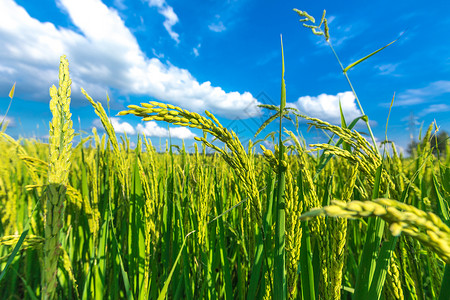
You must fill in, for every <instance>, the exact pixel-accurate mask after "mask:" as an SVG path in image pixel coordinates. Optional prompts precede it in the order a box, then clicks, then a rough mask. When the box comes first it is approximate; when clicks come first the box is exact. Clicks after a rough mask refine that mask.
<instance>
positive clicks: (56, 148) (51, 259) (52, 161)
mask: <svg viewBox="0 0 450 300" xmlns="http://www.w3.org/2000/svg"><path fill="white" fill-rule="evenodd" d="M71 83H72V81H71V80H70V77H69V62H68V60H67V59H66V57H65V56H62V57H61V63H60V66H59V87H58V88H56V87H55V86H52V87H51V88H50V96H51V100H50V111H51V112H52V115H53V119H52V122H51V123H50V133H49V145H50V158H49V164H48V185H47V187H46V194H47V198H46V199H47V200H46V207H45V211H46V214H45V241H44V248H43V265H42V298H43V299H55V298H56V287H57V283H58V278H57V273H58V272H57V271H58V260H59V258H60V254H61V249H60V247H61V242H60V235H61V231H62V230H63V227H64V208H65V197H66V190H67V184H68V176H69V169H70V165H71V161H70V156H71V153H72V139H73V134H74V130H73V129H72V120H71V116H72V114H71V113H70V94H71V90H70V85H71Z"/></svg>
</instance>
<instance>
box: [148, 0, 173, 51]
mask: <svg viewBox="0 0 450 300" xmlns="http://www.w3.org/2000/svg"><path fill="white" fill-rule="evenodd" d="M148 5H149V6H150V7H152V6H154V7H157V8H158V12H159V13H160V14H161V15H163V16H164V17H165V18H166V20H165V21H164V23H163V25H164V28H165V29H166V30H167V32H168V33H169V35H170V37H171V38H172V39H173V40H174V41H176V42H177V43H179V42H180V39H179V37H180V35H179V34H178V33H176V32H175V31H173V30H172V27H173V26H174V25H175V24H177V23H178V16H177V15H176V14H175V12H174V11H173V8H172V6H169V5H167V3H166V1H165V0H149V2H148Z"/></svg>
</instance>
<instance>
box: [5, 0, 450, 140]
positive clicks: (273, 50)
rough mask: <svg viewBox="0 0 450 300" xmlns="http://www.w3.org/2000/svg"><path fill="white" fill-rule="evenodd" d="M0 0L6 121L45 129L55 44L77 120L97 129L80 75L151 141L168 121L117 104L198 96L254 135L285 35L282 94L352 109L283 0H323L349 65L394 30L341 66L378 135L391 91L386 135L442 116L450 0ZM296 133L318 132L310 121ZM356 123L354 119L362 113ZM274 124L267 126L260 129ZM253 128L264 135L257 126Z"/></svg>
mask: <svg viewBox="0 0 450 300" xmlns="http://www.w3.org/2000/svg"><path fill="white" fill-rule="evenodd" d="M426 4H429V3H424V2H423V1H345V2H344V1H340V2H338V1H320V2H318V1H307V2H303V1H279V2H275V1H251V0H246V1H232V0H229V1H213V0H208V1H195V0H193V1H180V0H173V1H171V0H138V1H131V0H103V1H101V0H56V1H54V0H40V1H31V0H16V1H13V0H2V1H0V42H1V45H2V46H1V48H0V115H4V113H5V111H6V109H7V107H8V103H9V100H10V99H9V98H8V93H9V90H10V89H11V87H12V85H13V84H14V82H16V93H15V97H14V100H13V102H12V105H11V109H10V111H9V113H8V116H7V118H8V120H9V121H10V126H9V128H8V129H7V133H9V134H10V135H12V136H14V137H19V136H21V137H35V138H38V139H45V138H46V136H47V134H48V122H49V121H50V120H51V114H50V111H49V108H48V102H49V93H48V90H49V87H50V86H51V85H52V84H57V81H58V65H59V57H60V56H61V55H63V54H65V55H66V56H67V58H68V60H69V63H70V72H71V77H72V81H73V84H72V108H71V110H72V113H73V120H74V127H75V129H76V130H77V131H78V130H79V129H80V128H81V130H83V131H85V132H88V133H90V132H91V131H92V127H94V126H95V127H97V128H98V129H99V130H101V126H100V123H99V120H98V118H97V116H96V115H95V113H94V110H93V108H92V107H91V106H90V104H89V102H88V101H87V100H86V99H85V98H84V96H83V95H82V94H81V93H80V88H81V87H83V88H84V89H85V90H86V91H87V92H88V93H89V94H90V95H91V96H92V97H93V98H94V100H96V101H101V102H102V103H104V105H105V106H106V93H108V95H109V96H110V99H111V103H110V104H111V116H112V122H113V125H114V127H115V128H116V131H117V132H119V133H120V132H122V133H123V132H126V133H127V134H128V135H129V136H131V138H132V139H135V137H136V136H137V134H138V133H145V134H146V135H147V136H149V137H151V138H152V140H153V143H154V144H156V145H158V143H160V141H163V142H162V143H163V144H164V143H165V142H164V140H165V139H166V138H167V137H168V129H167V128H168V127H167V124H165V123H158V122H145V123H142V122H141V121H140V120H139V119H138V118H136V117H133V116H126V117H120V118H119V117H114V115H115V114H116V113H117V112H118V111H120V110H123V109H124V108H125V107H126V105H129V104H138V103H140V102H148V101H152V100H156V101H161V102H167V103H172V104H175V105H178V106H181V107H183V108H186V109H190V110H192V111H196V112H199V113H202V112H203V111H204V110H205V109H207V110H209V111H211V112H212V113H214V114H215V115H217V116H218V117H219V120H220V121H221V122H222V123H223V125H225V126H229V127H230V128H232V129H234V130H235V131H236V132H237V133H238V135H239V136H240V137H241V139H243V140H245V139H249V138H252V135H253V133H254V132H255V131H256V130H257V128H258V126H259V125H260V124H261V123H262V122H263V120H264V119H265V118H266V117H267V116H268V115H267V112H265V111H261V110H260V109H259V108H258V107H257V105H258V104H276V105H278V104H279V101H280V73H281V49H280V34H282V35H283V44H284V53H285V64H286V73H285V80H286V88H287V102H288V105H289V106H292V107H296V108H298V109H299V110H300V111H301V112H303V113H304V114H306V115H310V116H313V117H319V118H321V119H324V120H326V121H328V122H331V123H337V122H339V110H338V101H339V99H340V100H341V103H342V105H343V109H344V114H345V116H346V118H347V120H348V121H349V120H351V119H353V118H355V117H358V116H359V115H360V114H361V112H360V110H359V109H358V107H357V105H356V101H355V99H354V97H353V95H352V94H351V93H350V92H349V91H350V88H349V86H348V84H347V82H346V79H345V77H344V76H343V74H342V72H341V71H340V68H339V65H338V63H337V61H336V59H335V58H334V56H333V54H332V52H331V50H330V48H329V47H328V46H327V45H326V44H325V43H324V41H323V38H321V37H318V36H315V35H313V34H312V33H311V31H310V30H309V29H307V28H303V27H302V26H301V24H300V23H299V21H298V20H299V17H298V15H297V14H296V13H295V12H293V11H292V9H293V8H298V9H300V10H305V11H307V12H309V13H310V14H311V15H313V16H315V17H316V19H320V17H321V15H322V11H323V9H326V10H327V18H328V21H329V27H330V36H331V43H332V44H333V46H334V48H335V50H336V51H337V53H338V55H339V57H340V58H341V60H342V62H343V64H344V65H345V66H346V65H348V64H350V63H352V62H353V61H355V60H357V59H359V58H361V57H363V56H365V55H367V54H369V53H371V52H372V51H374V50H376V49H378V48H380V47H381V46H384V45H385V44H387V43H389V42H390V41H392V40H394V39H395V38H397V37H398V36H399V35H400V34H401V33H402V32H403V31H405V30H406V29H407V30H406V33H405V34H404V35H403V36H402V38H401V39H400V40H399V41H398V42H397V43H395V44H393V45H392V46H390V47H388V48H387V49H385V50H384V51H382V52H380V53H379V54H377V55H375V56H374V57H372V58H370V59H369V60H367V61H365V62H363V63H362V64H360V65H358V66H357V67H355V68H354V69H352V70H351V71H349V76H350V79H351V80H352V83H353V85H354V87H355V89H356V92H357V94H358V96H359V98H360V100H361V104H362V106H363V108H364V111H365V113H366V114H367V115H368V116H369V118H370V120H371V124H372V128H373V131H374V134H375V136H376V138H377V140H379V141H381V140H383V139H384V133H385V124H386V119H387V116H388V111H389V103H390V101H391V98H392V96H393V94H394V92H395V93H396V98H395V102H394V107H393V109H392V113H391V117H390V121H389V128H388V138H389V139H390V140H394V141H395V142H396V143H397V145H398V146H400V147H403V148H405V147H406V145H407V144H408V142H409V139H410V117H411V113H413V116H414V122H415V124H416V125H415V126H414V127H415V129H414V131H413V132H414V134H415V136H416V137H417V135H418V133H419V128H420V125H421V124H424V127H427V126H428V125H429V124H430V123H431V122H433V120H436V121H437V124H438V126H440V128H441V130H446V131H447V132H448V131H449V130H450V118H449V113H450V101H449V100H450V98H449V97H450V39H449V38H448V34H449V32H450V18H448V17H446V15H445V12H448V11H449V9H450V4H449V2H448V1H444V0H440V1H434V2H433V6H430V5H426ZM170 128H171V129H170V132H171V136H172V138H173V142H175V143H179V142H180V140H179V138H183V139H185V142H186V144H188V145H192V143H193V142H194V140H193V137H194V136H195V135H197V136H201V135H202V133H201V132H199V131H198V130H188V129H186V128H177V127H174V126H171V127H170ZM299 129H300V131H301V134H302V135H303V136H304V137H305V139H306V142H307V143H315V142H316V141H317V140H318V139H319V140H320V139H321V138H323V135H321V133H320V132H316V131H314V130H312V131H310V132H307V126H306V125H305V124H302V125H301V126H300V128H299ZM358 129H359V130H361V131H364V126H362V125H360V126H359V127H358ZM270 130H271V128H268V130H267V131H266V132H265V133H268V132H269V131H270ZM265 133H263V134H262V136H264V135H265Z"/></svg>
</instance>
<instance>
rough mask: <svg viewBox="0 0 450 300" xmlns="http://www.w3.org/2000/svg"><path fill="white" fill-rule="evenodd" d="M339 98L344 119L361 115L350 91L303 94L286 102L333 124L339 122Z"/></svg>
mask: <svg viewBox="0 0 450 300" xmlns="http://www.w3.org/2000/svg"><path fill="white" fill-rule="evenodd" d="M339 100H340V101H341V106H342V111H343V113H344V117H345V120H346V121H347V122H348V123H349V122H350V121H351V120H353V119H355V118H357V117H359V116H361V111H360V110H359V109H358V108H357V107H356V102H355V96H354V95H353V93H352V92H344V93H338V94H337V95H327V94H321V95H319V96H317V97H311V96H303V97H300V98H298V100H297V101H296V102H294V103H288V104H287V105H286V106H287V107H295V108H297V109H298V110H299V111H300V112H301V113H303V114H305V115H307V116H309V117H314V118H319V119H321V120H323V121H327V122H330V123H333V124H338V123H340V122H341V115H340V112H339Z"/></svg>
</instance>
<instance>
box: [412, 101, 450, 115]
mask: <svg viewBox="0 0 450 300" xmlns="http://www.w3.org/2000/svg"><path fill="white" fill-rule="evenodd" d="M447 111H450V105H447V104H443V103H441V104H432V105H430V106H428V107H427V108H425V109H424V110H422V111H421V112H420V113H419V116H421V117H423V116H425V115H428V114H431V113H439V112H447Z"/></svg>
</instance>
